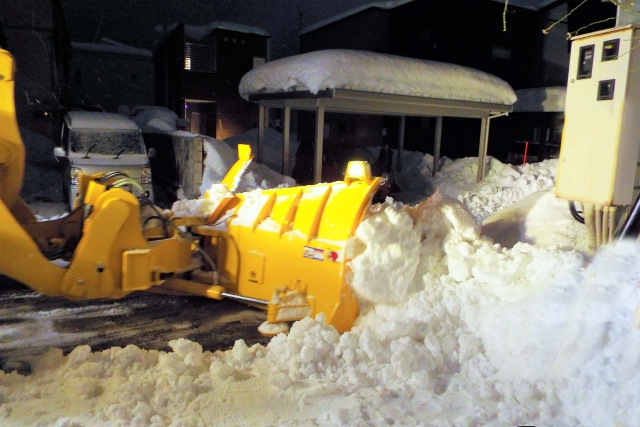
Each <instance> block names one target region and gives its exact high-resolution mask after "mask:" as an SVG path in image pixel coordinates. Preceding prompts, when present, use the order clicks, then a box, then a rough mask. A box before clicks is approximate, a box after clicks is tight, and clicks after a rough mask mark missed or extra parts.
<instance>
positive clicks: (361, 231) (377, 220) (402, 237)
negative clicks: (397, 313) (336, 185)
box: [351, 206, 420, 303]
mask: <svg viewBox="0 0 640 427" xmlns="http://www.w3.org/2000/svg"><path fill="white" fill-rule="evenodd" d="M412 222H413V221H412V219H411V216H410V215H409V214H408V213H407V212H404V211H401V210H396V209H394V208H393V207H391V206H384V207H383V208H382V209H381V211H380V212H379V213H378V214H377V215H374V216H373V217H371V218H369V219H367V220H365V221H364V222H363V223H362V224H361V225H360V226H359V227H358V229H357V231H356V235H355V236H356V239H358V240H360V241H364V242H367V245H366V248H364V251H363V252H362V253H360V254H358V256H357V257H355V259H354V260H353V262H352V266H351V268H352V269H353V270H354V271H355V272H356V274H354V276H353V280H352V281H351V286H352V287H353V289H354V290H355V291H356V294H357V295H358V296H359V297H360V298H363V299H365V300H367V301H371V302H376V303H382V302H400V301H402V300H404V299H405V297H406V295H407V292H408V290H409V286H410V284H411V282H412V281H413V276H414V275H415V272H416V267H417V266H418V258H419V255H420V234H419V233H418V232H417V231H416V230H414V229H413V224H412ZM398 230H400V232H398ZM389 284H393V285H392V286H389Z"/></svg>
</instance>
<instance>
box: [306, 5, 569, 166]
mask: <svg viewBox="0 0 640 427" xmlns="http://www.w3.org/2000/svg"><path fill="white" fill-rule="evenodd" d="M503 10H504V4H503V3H499V2H495V1H489V0H429V1H418V0H416V1H411V0H396V1H392V2H379V3H372V4H371V5H368V6H363V7H360V8H357V9H354V10H352V11H350V12H345V13H342V14H340V15H336V16H335V17H333V18H329V19H327V20H325V21H322V22H319V23H316V24H314V25H311V26H309V27H307V28H303V29H302V30H301V31H300V34H299V35H300V51H301V53H306V52H310V51H314V50H320V49H337V48H346V49H357V50H365V51H375V52H380V53H387V54H393V55H399V56H405V57H410V58H418V59H425V60H433V61H440V62H447V63H453V64H458V65H463V66H467V67H470V68H475V69H478V70H481V71H484V72H487V73H490V74H493V75H495V76H497V77H500V78H502V79H503V80H505V81H507V82H508V83H509V84H510V85H511V86H512V87H513V88H514V89H516V90H517V89H522V88H530V87H538V86H548V85H560V84H566V64H568V53H567V51H566V44H561V45H560V51H561V52H560V58H557V57H555V56H553V55H551V54H549V53H546V56H551V57H552V59H553V60H552V61H550V64H549V66H546V65H545V64H546V63H545V60H544V58H545V40H549V39H545V36H544V34H543V33H542V29H544V28H545V27H546V26H547V24H548V21H547V20H546V16H547V12H546V11H543V12H539V11H534V10H528V9H523V8H518V7H511V6H509V9H508V13H507V15H506V25H507V31H504V27H503V20H502V18H503ZM565 30H566V25H565ZM560 31H562V30H560ZM554 34H555V33H554ZM565 34H566V31H564V32H563V34H562V37H565ZM556 56H557V55H556ZM563 62H564V64H563ZM563 67H564V68H563ZM345 122H348V123H349V125H348V126H345ZM359 122H361V123H363V124H365V122H364V121H362V120H360V119H358V118H357V117H354V116H351V117H349V116H348V115H342V114H341V115H335V117H329V115H327V118H326V123H327V126H328V127H329V128H330V130H331V133H330V136H329V138H328V139H327V141H326V143H327V144H344V142H342V141H344V140H345V139H350V140H351V144H354V145H382V144H384V143H387V144H389V145H390V146H392V147H395V146H397V141H398V135H399V127H400V120H399V118H397V117H377V118H374V119H370V120H369V121H368V122H367V123H366V124H367V125H368V126H371V127H372V130H374V131H372V132H365V131H364V130H361V129H360V125H359ZM372 122H377V123H378V124H377V125H373V126H372ZM476 122H477V121H476V120H471V119H457V118H446V119H445V120H444V128H443V136H442V138H443V145H442V152H441V153H442V155H445V156H449V157H464V156H475V155H477V149H478V141H477V135H478V134H479V130H480V124H479V123H476ZM313 123H314V120H313V115H312V114H306V113H300V114H299V128H298V137H299V139H300V140H304V139H305V138H308V137H310V136H311V135H313ZM334 129H335V130H336V132H333V130H334ZM341 129H348V130H350V135H346V134H343V133H342V132H341V131H340V130H341ZM434 131H435V118H420V117H407V118H406V122H405V138H404V146H405V149H409V150H420V151H424V152H432V151H431V150H432V147H433V141H434V133H435V132H434ZM341 140H342V141H341ZM447 141H449V142H448V143H447ZM490 149H491V145H490Z"/></svg>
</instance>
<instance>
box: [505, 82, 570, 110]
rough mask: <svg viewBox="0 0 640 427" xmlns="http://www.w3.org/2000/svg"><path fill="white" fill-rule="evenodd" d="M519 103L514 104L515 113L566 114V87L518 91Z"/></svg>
mask: <svg viewBox="0 0 640 427" xmlns="http://www.w3.org/2000/svg"><path fill="white" fill-rule="evenodd" d="M516 95H517V96H518V101H517V102H516V103H515V104H513V112H514V113H534V112H545V113H547V112H564V104H565V101H566V98H567V87H566V86H550V87H538V88H534V89H521V90H517V91H516Z"/></svg>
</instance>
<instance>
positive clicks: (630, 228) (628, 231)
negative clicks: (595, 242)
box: [616, 196, 640, 240]
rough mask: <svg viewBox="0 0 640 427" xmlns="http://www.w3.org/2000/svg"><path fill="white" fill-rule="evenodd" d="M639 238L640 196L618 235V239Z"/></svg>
mask: <svg viewBox="0 0 640 427" xmlns="http://www.w3.org/2000/svg"><path fill="white" fill-rule="evenodd" d="M638 236H640V196H638V198H637V199H636V202H635V203H634V204H633V207H632V208H631V212H630V213H629V216H627V219H625V221H624V224H623V226H622V228H621V229H620V231H619V232H618V233H617V236H616V239H617V240H622V239H627V238H631V239H637V238H638Z"/></svg>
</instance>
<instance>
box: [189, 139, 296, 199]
mask: <svg viewBox="0 0 640 427" xmlns="http://www.w3.org/2000/svg"><path fill="white" fill-rule="evenodd" d="M203 138H204V151H205V153H206V157H205V159H204V164H205V169H204V173H203V176H202V185H201V186H200V192H201V194H204V192H205V191H206V190H208V189H210V188H211V186H212V185H213V184H217V183H220V182H221V181H222V179H223V178H224V177H225V175H226V174H227V172H228V171H229V169H231V166H233V164H234V163H235V162H236V161H237V160H238V151H237V148H236V149H234V148H232V147H231V146H230V145H229V144H227V143H226V142H223V141H220V140H218V139H215V138H211V137H207V136H203ZM236 147H237V146H236ZM295 183H296V182H295V180H294V179H293V178H291V177H288V176H284V175H280V174H279V173H278V172H275V171H273V170H271V169H270V168H269V167H268V166H266V165H263V164H259V163H258V162H256V161H252V162H251V164H250V165H249V167H248V168H247V169H246V170H245V172H244V174H243V175H242V177H241V179H240V182H239V183H238V187H237V189H236V192H244V191H251V190H255V189H268V188H276V187H291V186H293V185H295Z"/></svg>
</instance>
